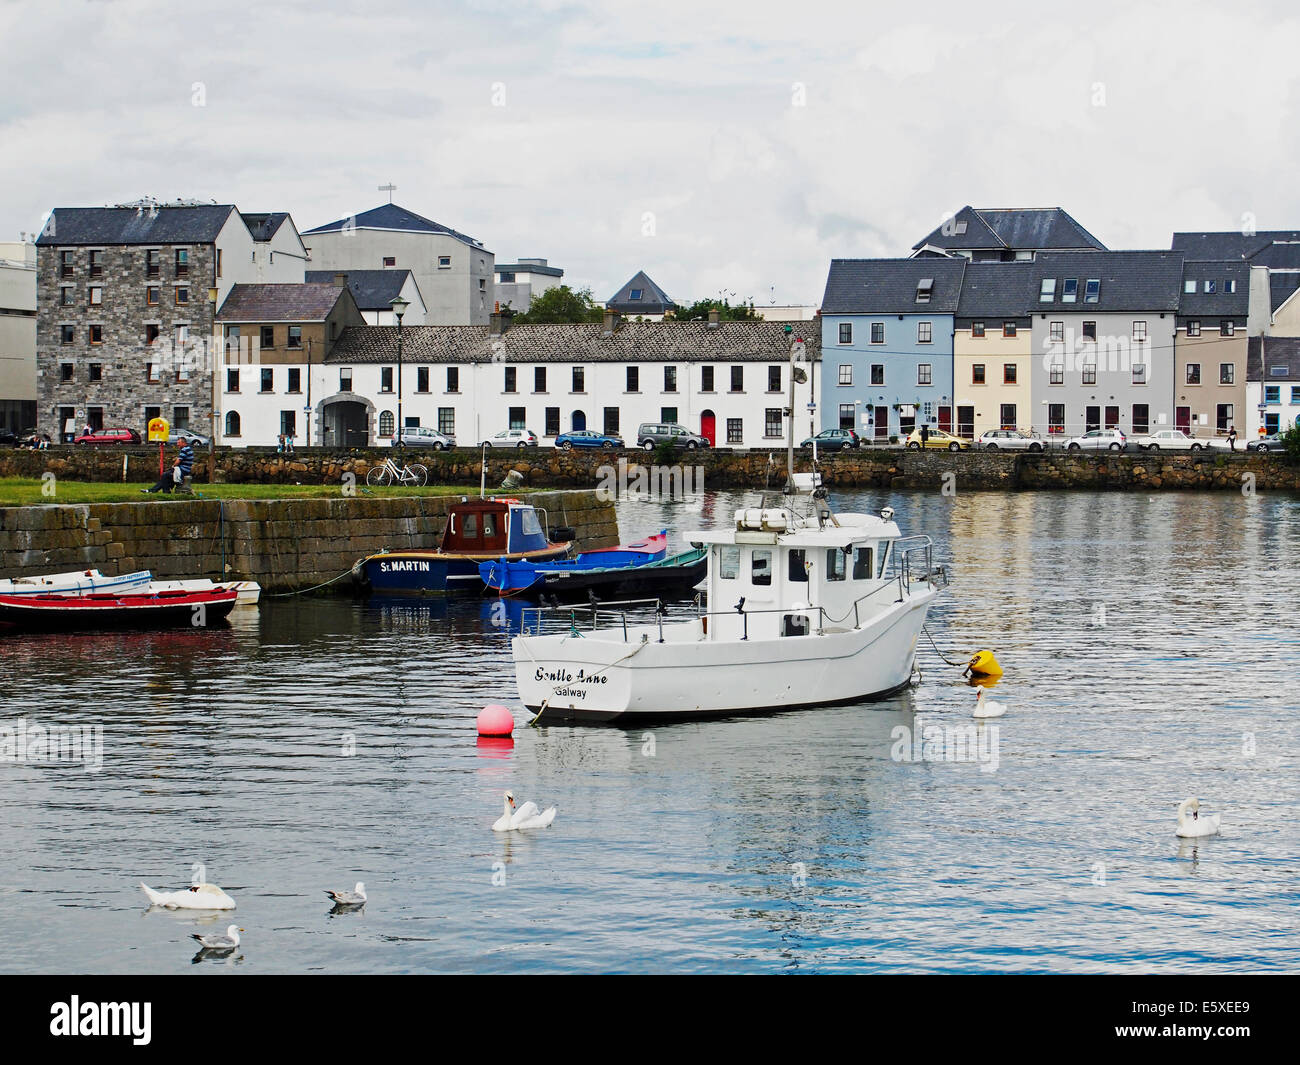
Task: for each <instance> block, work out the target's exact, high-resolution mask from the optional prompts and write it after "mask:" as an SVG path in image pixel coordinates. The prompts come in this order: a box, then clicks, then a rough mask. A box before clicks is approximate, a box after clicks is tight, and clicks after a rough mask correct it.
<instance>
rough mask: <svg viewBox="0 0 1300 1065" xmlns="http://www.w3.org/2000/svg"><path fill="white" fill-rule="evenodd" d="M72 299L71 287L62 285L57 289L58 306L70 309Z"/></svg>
mask: <svg viewBox="0 0 1300 1065" xmlns="http://www.w3.org/2000/svg"><path fill="white" fill-rule="evenodd" d="M74 298H75V297H74V296H73V292H72V286H71V285H64V286H63V287H62V288H61V289H59V305H60V306H61V307H71V306H72V301H73V299H74Z"/></svg>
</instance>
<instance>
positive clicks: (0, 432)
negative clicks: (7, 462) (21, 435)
mask: <svg viewBox="0 0 1300 1065" xmlns="http://www.w3.org/2000/svg"><path fill="white" fill-rule="evenodd" d="M4 445H10V446H13V447H17V446H18V434H17V433H15V432H14V431H13V430H12V429H0V446H4Z"/></svg>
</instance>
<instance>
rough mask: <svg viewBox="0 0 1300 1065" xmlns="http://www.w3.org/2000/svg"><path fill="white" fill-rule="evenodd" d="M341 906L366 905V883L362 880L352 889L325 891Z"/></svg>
mask: <svg viewBox="0 0 1300 1065" xmlns="http://www.w3.org/2000/svg"><path fill="white" fill-rule="evenodd" d="M325 894H326V895H328V896H329V897H330V898H332V899H333V900H334V901H335V902H336V903H338V905H340V906H364V905H365V904H366V885H365V884H363V883H362V882H361V881H360V880H358V881H357V886H356V887H355V888H354V889H353V890H351V891H327V892H325Z"/></svg>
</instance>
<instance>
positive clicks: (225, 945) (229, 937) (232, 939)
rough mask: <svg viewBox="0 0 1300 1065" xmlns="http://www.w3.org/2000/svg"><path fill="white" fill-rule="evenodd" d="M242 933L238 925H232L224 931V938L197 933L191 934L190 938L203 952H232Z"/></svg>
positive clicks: (215, 934)
mask: <svg viewBox="0 0 1300 1065" xmlns="http://www.w3.org/2000/svg"><path fill="white" fill-rule="evenodd" d="M242 931H243V929H242V928H240V927H239V925H237V924H232V925H231V926H230V927H229V928H227V929H226V934H225V935H224V936H223V935H221V934H219V933H213V934H212V935H210V936H203V935H199V933H197V932H192V933H190V938H191V939H196V940H198V941H199V944H200V945H201V946H202V947H203V949H204V950H234V949H235V948H236V947H237V946H239V933H240V932H242Z"/></svg>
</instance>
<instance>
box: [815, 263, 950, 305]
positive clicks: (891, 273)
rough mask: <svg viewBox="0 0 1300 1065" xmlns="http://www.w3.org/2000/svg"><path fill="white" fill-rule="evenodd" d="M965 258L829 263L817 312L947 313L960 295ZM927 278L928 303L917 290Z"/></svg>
mask: <svg viewBox="0 0 1300 1065" xmlns="http://www.w3.org/2000/svg"><path fill="white" fill-rule="evenodd" d="M966 268H967V262H966V260H965V259H930V258H924V259H832V260H831V269H830V273H829V274H827V276H826V292H825V294H824V295H823V297H822V313H823V314H953V313H955V312H956V310H957V300H958V297H959V296H960V294H961V279H962V272H963V271H964V270H965V269H966ZM924 280H932V281H933V282H934V287H933V290H932V292H931V296H930V301H929V302H928V303H917V302H916V290H917V286H918V285H919V284H920V283H921V282H922V281H924Z"/></svg>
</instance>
